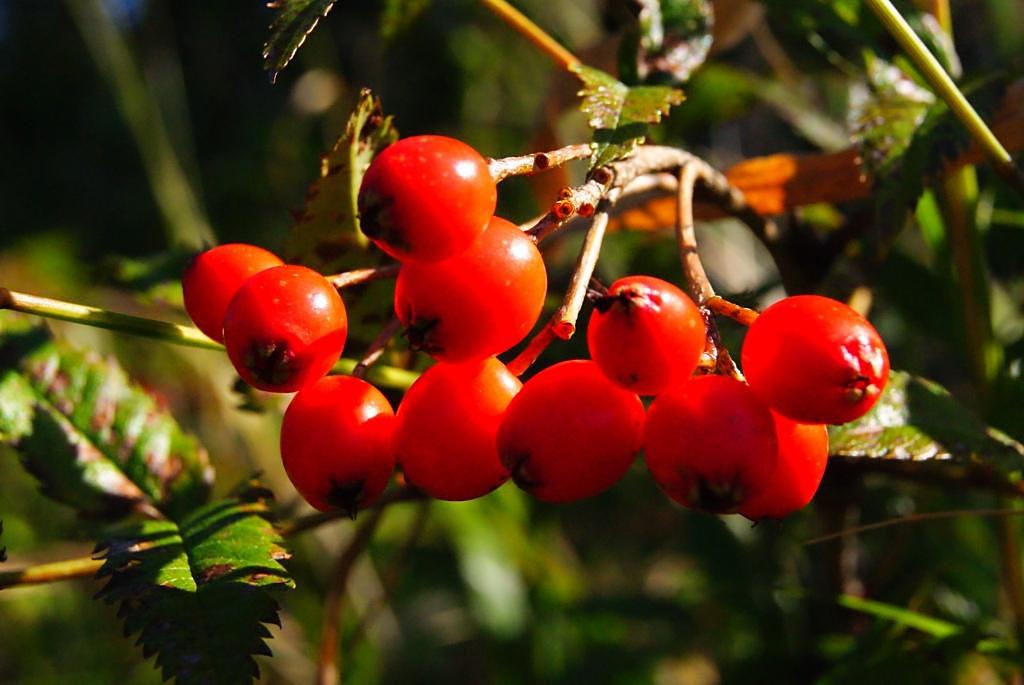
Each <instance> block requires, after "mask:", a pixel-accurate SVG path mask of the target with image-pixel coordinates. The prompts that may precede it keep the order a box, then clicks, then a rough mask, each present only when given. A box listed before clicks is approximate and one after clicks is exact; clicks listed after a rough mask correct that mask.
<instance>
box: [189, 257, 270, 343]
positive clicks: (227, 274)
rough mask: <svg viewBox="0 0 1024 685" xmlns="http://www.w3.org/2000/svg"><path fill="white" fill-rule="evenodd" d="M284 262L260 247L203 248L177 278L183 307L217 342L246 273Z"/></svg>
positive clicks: (250, 273)
mask: <svg viewBox="0 0 1024 685" xmlns="http://www.w3.org/2000/svg"><path fill="white" fill-rule="evenodd" d="M282 264H284V262H282V261H281V259H280V258H279V257H278V256H277V255H275V254H273V253H272V252H267V251H266V250H264V249H263V248H262V247H256V246H255V245H244V244H242V243H230V244H228V245H221V246H219V247H215V248H213V249H212V250H207V251H206V252H203V253H201V254H199V255H196V258H195V259H193V260H192V263H191V264H189V266H188V268H187V269H185V274H184V275H183V276H182V278H181V289H182V292H183V293H184V295H185V311H187V312H188V315H189V317H191V319H192V323H194V324H195V325H196V327H198V328H199V330H201V331H202V332H203V333H206V335H208V336H210V337H211V338H213V339H214V340H216V341H217V342H224V312H226V311H227V308H228V304H229V303H230V302H231V298H232V297H234V296H235V293H237V292H238V289H239V288H241V287H242V284H243V283H245V282H246V281H247V280H249V277H250V276H252V275H253V274H255V273H259V272H260V271H263V270H265V269H270V268H272V267H275V266H281V265H282Z"/></svg>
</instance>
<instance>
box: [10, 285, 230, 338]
mask: <svg viewBox="0 0 1024 685" xmlns="http://www.w3.org/2000/svg"><path fill="white" fill-rule="evenodd" d="M0 309H10V310H13V311H16V312H23V313H25V314H34V315H36V316H44V317H46V318H48V319H59V320H61V321H70V322H72V323H80V324H85V325H86V326H94V327H96V328H105V329H107V330H111V331H119V332H121V333H130V334H132V335H140V336H143V337H145V338H153V339H156V340H163V341H165V342H170V343H175V344H176V345H188V346H189V347H201V348H204V349H208V350H221V349H224V348H223V346H222V345H221V344H220V343H218V342H216V341H214V340H211V339H210V338H208V337H206V336H205V335H204V334H203V333H202V332H201V331H200V330H199V329H198V328H193V327H191V326H182V325H180V324H176V323H170V322H167V321H156V320H154V319H144V318H142V317H140V316H132V315H131V314H121V313H119V312H112V311H108V310H106V309H100V308H99V307H90V306H88V305H84V304H76V303H74V302H64V301H62V300H52V299H50V298H48V297H38V296H36V295H29V294H28V293H19V292H15V291H13V290H7V289H6V288H0Z"/></svg>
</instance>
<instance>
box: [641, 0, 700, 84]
mask: <svg viewBox="0 0 1024 685" xmlns="http://www.w3.org/2000/svg"><path fill="white" fill-rule="evenodd" d="M638 5H639V13H638V17H637V19H638V23H637V28H636V34H635V38H634V39H633V40H632V41H626V42H624V45H625V46H627V47H626V49H632V50H631V51H632V54H631V55H629V56H628V59H631V60H632V62H633V64H632V67H633V70H635V72H636V76H637V79H638V80H639V81H641V82H645V81H657V82H669V83H677V84H678V83H685V82H686V81H687V80H688V79H689V78H690V74H692V73H693V72H694V70H695V69H697V67H699V66H700V65H701V64H703V63H704V60H705V59H706V58H707V56H708V51H709V50H710V49H711V40H712V36H711V30H712V28H713V26H714V10H713V7H712V4H711V2H709V1H708V0H639V2H638ZM626 58H627V56H625V55H624V59H626Z"/></svg>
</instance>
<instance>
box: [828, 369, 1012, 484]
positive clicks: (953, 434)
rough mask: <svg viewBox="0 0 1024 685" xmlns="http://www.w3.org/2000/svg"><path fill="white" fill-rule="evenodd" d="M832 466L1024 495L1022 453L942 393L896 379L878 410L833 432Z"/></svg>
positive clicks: (895, 375)
mask: <svg viewBox="0 0 1024 685" xmlns="http://www.w3.org/2000/svg"><path fill="white" fill-rule="evenodd" d="M829 442H830V451H831V458H832V459H835V460H839V461H840V462H844V463H845V464H847V465H852V466H856V467H858V468H863V469H871V470H878V471H884V472H890V473H896V474H899V475H904V476H908V477H920V478H922V479H927V480H938V481H944V482H949V483H953V484H955V485H957V486H961V487H962V486H965V485H966V486H976V487H982V488H986V489H990V490H995V491H999V492H1005V493H1010V494H1015V495H1024V483H1022V481H1021V477H1022V474H1024V446H1022V445H1021V444H1020V443H1018V442H1016V441H1014V440H1012V439H1011V438H1009V437H1007V436H1006V435H1004V434H1002V433H1000V432H999V431H996V430H995V429H992V428H989V427H987V426H985V425H984V424H983V423H981V421H979V420H978V419H977V418H976V417H974V416H973V415H972V414H971V413H970V412H968V410H967V409H966V408H964V407H963V406H962V405H960V404H959V403H958V402H957V401H956V400H955V399H953V397H952V396H951V395H950V394H949V392H947V391H946V390H945V389H943V388H942V387H941V386H939V385H937V384H935V383H933V382H931V381H927V380H924V379H922V378H917V377H915V376H911V375H910V374H907V373H904V372H900V371H894V372H892V374H890V376H889V383H888V385H887V386H886V389H885V392H884V393H883V394H882V397H881V398H880V399H879V401H878V403H877V404H876V405H875V407H874V408H873V409H872V410H871V411H870V412H868V413H867V414H866V415H864V416H863V417H862V418H860V419H858V420H857V421H854V422H852V423H848V424H845V425H843V426H834V427H832V428H831V429H830V431H829Z"/></svg>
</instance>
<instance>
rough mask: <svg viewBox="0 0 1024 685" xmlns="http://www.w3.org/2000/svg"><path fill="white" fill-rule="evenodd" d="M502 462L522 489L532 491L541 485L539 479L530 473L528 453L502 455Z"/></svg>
mask: <svg viewBox="0 0 1024 685" xmlns="http://www.w3.org/2000/svg"><path fill="white" fill-rule="evenodd" d="M501 462H502V464H503V465H504V466H505V468H506V469H508V472H509V474H511V476H512V480H514V481H515V483H516V485H518V486H519V487H520V488H522V489H523V490H526V491H527V492H532V491H533V490H535V489H537V488H539V487H540V486H541V482H540V480H538V479H537V477H536V476H535V475H534V474H532V473H530V453H529V452H522V453H519V454H513V455H511V456H509V457H505V456H502V459H501Z"/></svg>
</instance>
